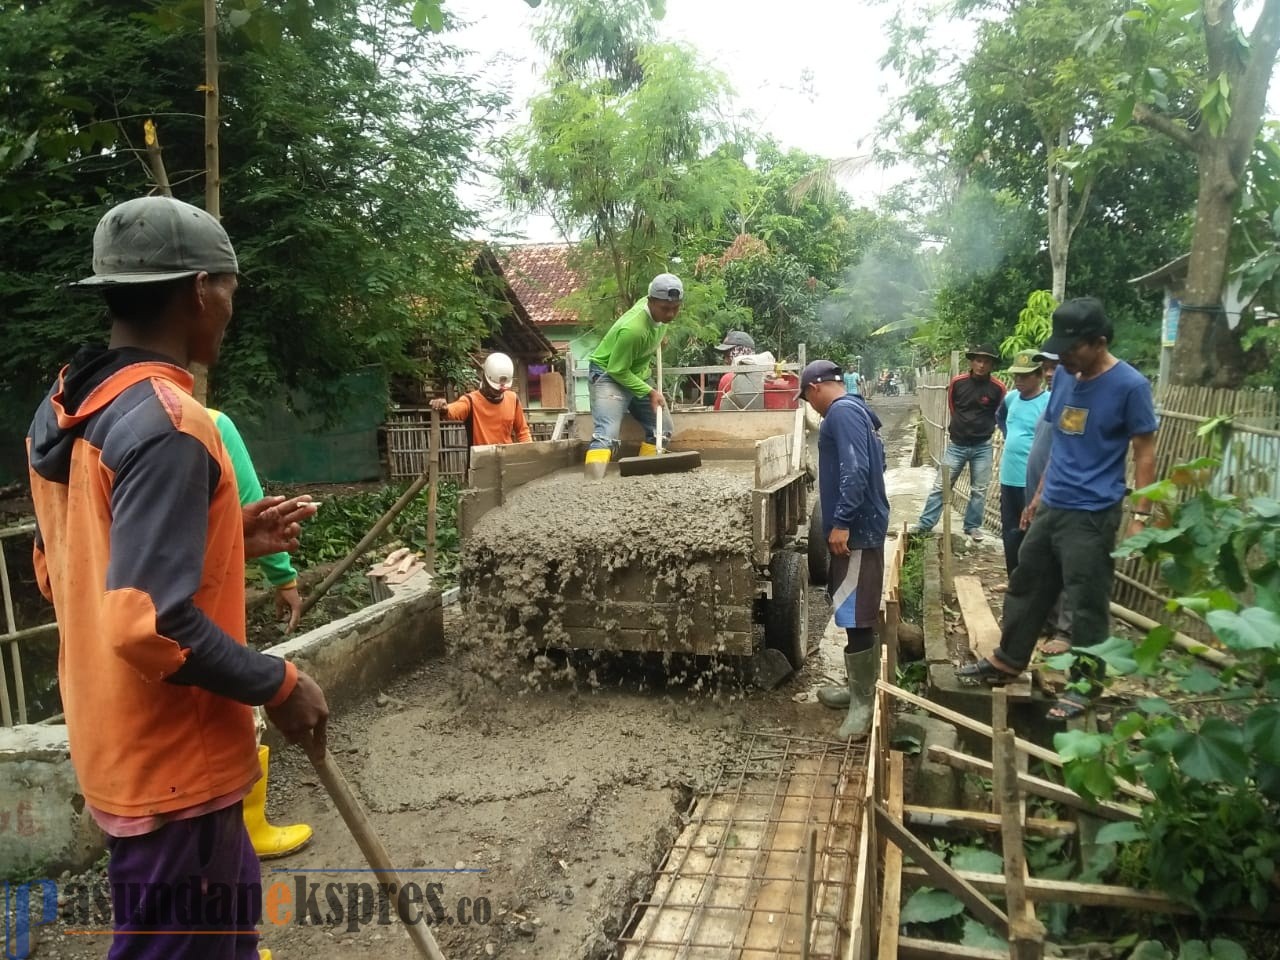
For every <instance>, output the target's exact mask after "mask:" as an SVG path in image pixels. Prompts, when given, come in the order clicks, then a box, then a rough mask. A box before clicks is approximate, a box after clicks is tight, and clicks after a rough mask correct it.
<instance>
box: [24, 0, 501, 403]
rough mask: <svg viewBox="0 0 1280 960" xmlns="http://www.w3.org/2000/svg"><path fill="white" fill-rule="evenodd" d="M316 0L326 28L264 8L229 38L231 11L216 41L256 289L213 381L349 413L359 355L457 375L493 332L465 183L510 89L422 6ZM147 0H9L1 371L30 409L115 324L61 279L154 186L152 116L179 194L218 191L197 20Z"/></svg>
mask: <svg viewBox="0 0 1280 960" xmlns="http://www.w3.org/2000/svg"><path fill="white" fill-rule="evenodd" d="M321 6H322V5H321V4H316V7H317V15H319V14H320V13H322V12H323V13H325V18H324V20H323V25H322V26H316V28H314V29H307V28H305V27H304V26H295V25H293V24H292V23H291V22H289V21H287V20H284V21H269V20H268V19H261V20H255V19H253V18H250V19H249V20H247V21H242V23H243V25H244V29H241V30H234V31H233V30H232V29H231V22H232V19H237V18H231V17H230V16H229V18H228V21H227V22H226V23H225V24H224V25H223V33H222V35H221V36H220V41H221V44H220V45H221V48H222V50H221V59H222V61H223V64H222V71H221V75H222V79H223V84H224V90H223V98H222V102H221V114H222V119H223V122H222V124H221V126H220V129H219V132H220V141H221V142H220V152H221V170H222V177H223V186H222V195H223V206H224V215H223V222H224V223H225V225H226V226H227V229H228V232H229V233H230V234H231V236H232V238H233V239H234V241H235V243H236V246H237V250H238V252H239V254H240V258H241V263H242V269H243V270H244V283H243V285H242V288H241V293H240V294H239V295H238V297H237V303H236V316H235V318H234V320H233V323H232V327H231V331H230V333H229V339H228V342H227V344H226V346H225V348H224V363H223V364H222V365H221V366H220V368H219V370H218V372H217V379H216V380H215V382H214V384H213V387H214V399H215V400H216V401H217V402H218V403H220V404H222V405H224V406H227V407H229V408H230V409H232V410H240V411H252V409H253V408H254V406H255V404H256V401H257V400H259V399H260V398H262V397H263V396H264V395H265V394H269V393H271V392H272V391H273V390H275V389H279V388H280V387H284V388H289V389H304V390H305V391H306V392H307V394H308V395H309V396H310V397H311V398H312V399H313V400H314V401H316V402H317V403H319V405H320V406H321V407H322V408H323V407H325V406H326V405H327V407H328V409H336V407H337V406H338V405H339V404H340V402H341V400H342V397H341V394H340V390H339V387H340V385H341V383H342V374H344V373H345V372H347V371H349V370H351V369H353V368H354V367H358V366H361V365H365V364H377V365H379V366H381V367H382V368H384V369H387V370H390V371H408V370H411V369H412V370H424V369H427V368H431V367H434V368H436V369H443V370H445V371H449V372H452V371H454V370H457V369H461V368H462V366H463V365H465V364H466V363H467V357H466V354H467V351H468V349H469V348H470V346H471V345H472V344H474V343H475V342H477V340H478V339H479V337H480V336H482V335H483V333H484V332H485V329H486V322H485V320H484V319H483V317H484V315H485V310H484V308H485V305H486V303H487V302H488V294H487V292H486V291H484V290H482V289H479V288H478V287H477V285H476V281H475V279H474V278H473V276H472V273H471V263H470V254H469V252H468V251H469V247H468V245H467V244H466V243H465V242H464V241H463V240H462V239H461V238H462V237H463V236H464V235H465V233H466V232H467V231H468V230H470V229H471V228H472V227H473V225H474V224H475V219H474V216H473V214H472V213H471V212H470V211H469V210H467V209H466V208H465V207H463V206H462V205H461V204H460V203H459V202H458V200H457V198H456V195H455V191H454V187H455V185H456V183H457V182H458V180H459V178H460V177H461V176H463V175H464V173H465V170H466V169H467V167H468V165H469V162H470V161H469V160H468V157H469V156H470V155H471V153H472V151H473V150H474V148H475V146H476V145H477V143H478V141H479V138H480V137H481V135H482V134H483V132H484V130H485V127H486V124H487V117H488V116H489V114H490V113H491V111H492V110H493V109H494V108H495V106H496V105H497V103H498V99H497V98H496V97H495V96H493V95H491V94H486V93H483V92H481V91H480V90H479V89H478V88H477V87H476V86H475V84H474V82H473V81H472V80H471V79H470V78H468V77H466V76H465V75H463V74H462V73H461V71H459V70H458V69H457V63H458V59H459V58H458V55H457V54H456V53H455V52H454V51H453V50H452V49H451V48H449V47H448V46H447V45H446V44H445V43H444V42H443V41H442V40H441V39H440V38H439V37H436V36H425V35H423V34H422V33H421V32H420V31H419V30H418V29H416V28H415V27H414V26H413V25H412V24H411V23H410V21H409V19H408V16H409V13H410V9H411V8H410V6H409V5H407V4H402V5H399V6H392V7H388V8H386V9H376V10H375V9H364V8H360V7H358V6H357V5H356V4H354V3H346V2H344V3H336V2H335V3H332V4H327V5H324V6H325V7H326V10H325V11H320V10H319V8H320V7H321ZM196 7H197V11H198V9H199V4H197V5H196ZM139 12H147V13H151V12H152V11H151V8H149V6H148V5H145V4H141V3H140V4H137V5H136V6H135V7H132V8H131V7H130V5H128V4H123V3H110V2H106V0H48V2H46V3H42V4H29V3H17V2H8V0H0V70H3V73H4V75H5V76H6V78H7V79H6V83H5V85H4V87H3V88H0V96H3V97H4V99H5V110H4V111H3V114H0V116H2V117H3V119H0V229H3V230H4V232H5V235H6V244H5V248H4V253H3V258H2V259H0V317H3V320H0V323H3V327H4V336H5V339H6V347H7V349H6V351H5V353H4V356H3V358H0V376H2V377H3V381H4V383H5V386H6V388H7V390H8V391H11V392H12V393H13V394H15V395H23V399H22V402H23V403H25V402H28V401H29V399H30V394H31V393H32V392H34V391H36V390H38V389H40V388H41V387H42V386H43V385H44V384H47V382H48V380H49V378H50V376H51V375H52V373H53V371H54V370H56V368H57V366H58V365H59V364H60V363H62V362H65V360H66V359H68V345H70V344H74V343H76V342H79V341H83V340H86V339H91V338H93V337H95V336H100V335H101V329H102V327H101V319H100V313H101V309H100V306H99V304H98V301H97V300H96V299H95V298H79V297H72V296H68V295H67V294H65V293H63V292H62V291H61V290H60V289H59V285H60V284H61V283H63V282H65V281H66V280H71V279H75V278H77V277H78V276H80V275H83V274H84V273H85V272H86V271H87V269H88V238H89V237H91V235H92V231H93V225H94V223H95V222H96V220H97V219H98V217H99V216H101V214H102V212H103V210H104V209H105V208H106V207H107V206H108V205H110V204H111V203H114V202H116V201H118V200H121V199H125V198H127V197H130V196H136V195H138V194H141V193H144V192H146V190H147V188H148V182H147V179H148V176H149V174H148V171H147V170H146V168H145V165H144V164H143V163H141V162H140V159H139V157H138V156H137V154H136V153H135V151H134V149H133V144H134V143H135V142H137V141H138V140H139V139H140V136H139V134H140V132H141V124H142V121H143V119H144V118H147V117H154V118H155V119H156V120H157V121H158V122H159V124H160V126H161V130H162V132H163V141H164V143H165V153H166V156H165V160H166V165H167V167H168V170H169V174H170V177H171V179H172V181H173V187H174V192H175V194H177V195H178V196H179V197H181V198H183V199H196V198H197V197H198V196H199V194H200V192H201V189H202V186H203V176H204V170H205V162H204V145H203V140H204V138H203V135H202V129H203V124H202V118H201V116H200V112H199V111H200V109H201V100H202V95H201V93H200V92H199V91H198V90H196V89H195V87H196V83H194V82H193V77H192V64H197V63H199V62H200V51H201V47H202V38H201V32H200V20H199V19H198V17H197V18H195V19H190V20H186V21H182V20H179V21H177V22H175V23H171V24H165V25H162V24H158V23H156V22H155V19H154V18H155V17H160V16H162V15H168V14H171V13H172V10H171V9H169V8H167V7H161V8H158V9H157V10H156V11H155V13H154V16H152V17H150V18H148V17H139V16H135V14H137V13H139ZM231 12H234V11H231ZM255 16H256V14H255ZM269 22H274V23H275V25H276V26H277V27H278V28H279V33H278V35H276V36H268V37H267V38H266V39H267V40H268V41H270V42H262V40H263V38H261V37H258V36H256V35H254V34H253V33H252V25H253V24H254V23H259V24H267V23H269ZM266 29H267V31H268V33H270V32H271V28H270V27H268V28H266ZM197 77H198V74H197ZM424 340H425V341H428V342H429V343H430V344H431V350H430V353H429V355H428V356H427V357H426V358H424V359H423V361H422V362H419V360H418V359H417V358H416V357H415V354H414V349H415V345H416V344H418V343H420V342H422V341H424Z"/></svg>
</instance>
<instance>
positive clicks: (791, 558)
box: [764, 551, 809, 670]
mask: <svg viewBox="0 0 1280 960" xmlns="http://www.w3.org/2000/svg"><path fill="white" fill-rule="evenodd" d="M769 573H770V574H771V576H772V579H773V597H772V598H771V599H770V600H769V601H768V603H767V604H766V605H765V614H764V642H765V646H767V647H770V648H772V649H774V650H778V651H781V653H782V654H783V655H784V656H785V657H786V658H787V660H788V661H789V662H790V663H791V666H792V667H793V668H794V669H796V670H799V669H800V668H801V667H802V666H804V660H805V657H806V656H808V654H809V588H808V585H807V584H806V583H805V576H804V560H802V559H801V558H800V554H798V553H792V552H791V551H785V552H783V553H779V554H776V555H775V556H774V558H773V562H772V563H770V564H769Z"/></svg>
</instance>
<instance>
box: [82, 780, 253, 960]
mask: <svg viewBox="0 0 1280 960" xmlns="http://www.w3.org/2000/svg"><path fill="white" fill-rule="evenodd" d="M107 848H108V850H110V852H111V860H110V863H109V864H108V865H107V879H108V881H109V882H110V884H111V898H112V903H113V906H114V909H115V936H114V937H113V938H112V940H111V950H110V951H109V952H108V953H107V960H258V930H257V927H258V923H259V921H260V920H261V919H262V871H261V869H260V867H259V864H258V855H257V854H256V853H254V851H253V845H252V844H251V843H250V842H249V833H248V831H247V830H246V829H245V826H244V813H243V809H242V804H239V803H237V804H234V805H233V806H230V807H227V808H226V809H225V810H219V811H217V812H216V813H207V814H205V815H204V816H202V817H193V818H192V819H190V820H175V821H173V822H171V823H167V824H165V825H164V826H163V827H161V828H160V829H159V830H157V831H155V832H154V833H148V834H146V835H144V836H141V837H112V838H110V839H109V840H108V841H107Z"/></svg>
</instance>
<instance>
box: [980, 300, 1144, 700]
mask: <svg viewBox="0 0 1280 960" xmlns="http://www.w3.org/2000/svg"><path fill="white" fill-rule="evenodd" d="M1114 336H1115V334H1114V331H1113V329H1112V326H1111V321H1110V320H1108V319H1107V316H1106V314H1105V312H1104V311H1103V309H1102V304H1101V302H1100V301H1098V300H1097V299H1095V298H1093V297H1082V298H1078V299H1075V300H1068V301H1067V302H1066V303H1064V304H1063V305H1062V306H1060V307H1058V309H1057V310H1055V311H1054V313H1053V335H1052V336H1051V337H1050V338H1049V340H1048V341H1047V342H1046V343H1045V347H1044V349H1045V351H1047V352H1049V353H1056V354H1058V355H1059V358H1060V360H1061V366H1062V368H1063V370H1065V371H1066V374H1067V376H1065V377H1064V376H1063V375H1062V374H1061V373H1060V374H1059V375H1058V378H1057V379H1058V381H1059V382H1058V384H1057V385H1056V389H1054V390H1053V392H1052V393H1051V395H1050V399H1049V407H1048V409H1047V411H1046V413H1045V417H1046V419H1047V420H1048V421H1049V422H1050V424H1052V428H1053V446H1052V448H1051V450H1050V453H1049V463H1048V466H1047V467H1046V469H1045V472H1044V476H1043V478H1042V480H1041V482H1040V487H1039V490H1038V491H1037V493H1036V495H1035V496H1034V497H1033V498H1032V499H1031V502H1030V503H1029V504H1028V506H1027V510H1026V520H1027V523H1028V530H1027V537H1026V540H1024V541H1023V544H1022V550H1021V552H1020V553H1019V555H1018V556H1019V560H1018V567H1017V569H1016V570H1014V571H1013V575H1012V576H1011V577H1010V578H1009V591H1008V593H1007V594H1006V595H1005V600H1004V617H1003V624H1002V632H1001V636H1000V647H999V648H998V649H997V650H996V652H995V653H994V655H993V656H992V657H991V658H990V659H986V660H979V661H978V662H977V663H975V664H972V665H970V666H967V667H962V668H961V669H960V670H958V671H957V675H958V676H960V677H961V678H963V679H966V680H968V681H970V682H980V683H989V684H1001V683H1006V682H1008V681H1009V680H1010V679H1011V678H1013V677H1016V676H1017V675H1018V674H1020V673H1021V672H1022V670H1024V669H1025V668H1026V666H1027V664H1028V663H1029V662H1030V660H1031V654H1032V651H1033V650H1034V648H1035V643H1036V639H1037V637H1038V636H1039V634H1040V628H1041V626H1042V625H1043V624H1044V622H1045V617H1046V616H1047V615H1048V614H1049V612H1050V610H1051V609H1052V608H1053V604H1054V601H1055V600H1057V598H1058V594H1059V593H1060V592H1062V591H1063V590H1064V589H1065V590H1066V596H1067V605H1068V607H1069V609H1070V610H1071V615H1072V642H1073V644H1074V645H1075V647H1076V648H1080V647H1091V646H1094V645H1096V644H1099V643H1102V642H1103V641H1104V640H1106V639H1107V636H1108V635H1109V633H1110V618H1109V612H1110V600H1111V581H1112V569H1113V567H1112V563H1113V562H1112V558H1111V551H1112V550H1113V549H1114V548H1115V543H1116V535H1117V533H1118V531H1119V528H1120V522H1121V514H1122V505H1123V502H1124V498H1125V492H1126V487H1125V460H1126V457H1127V455H1128V453H1129V450H1130V449H1132V450H1133V459H1134V483H1135V485H1136V486H1137V487H1138V488H1142V487H1146V486H1150V485H1151V484H1152V483H1154V482H1155V472H1156V464H1155V439H1156V437H1155V435H1156V427H1157V421H1156V415H1155V406H1154V404H1153V402H1152V398H1151V386H1150V384H1148V383H1147V379H1146V377H1144V376H1143V375H1142V374H1140V373H1139V372H1138V371H1137V370H1135V369H1134V368H1133V367H1131V366H1129V364H1127V363H1125V362H1124V361H1122V360H1118V359H1117V358H1116V357H1114V356H1113V355H1112V354H1111V350H1110V346H1111V343H1112V342H1113V340H1114ZM1150 516H1151V505H1150V503H1148V502H1146V501H1145V500H1144V501H1142V502H1140V503H1139V504H1138V505H1137V508H1136V509H1135V510H1134V522H1133V524H1132V525H1131V527H1130V531H1129V532H1130V533H1131V534H1133V533H1137V532H1138V531H1140V530H1141V529H1142V527H1143V526H1144V525H1145V524H1146V522H1147V521H1148V520H1149V519H1150ZM1105 669H1106V668H1105V665H1104V664H1102V663H1101V662H1100V661H1097V660H1095V659H1094V658H1092V657H1089V656H1087V655H1080V656H1079V657H1078V659H1077V661H1076V665H1075V667H1074V668H1073V673H1074V675H1075V676H1074V679H1076V680H1082V679H1083V680H1088V681H1090V686H1091V687H1093V688H1094V689H1096V681H1097V680H1099V679H1100V676H1101V674H1102V673H1103V672H1105ZM1089 699H1090V698H1089V696H1088V695H1086V694H1083V693H1080V692H1078V691H1077V690H1075V689H1068V691H1067V692H1066V693H1064V694H1063V696H1062V697H1061V699H1059V701H1058V703H1057V705H1055V706H1054V708H1053V709H1052V710H1050V712H1049V716H1050V718H1052V719H1059V720H1061V719H1069V718H1071V717H1074V716H1077V715H1079V714H1080V713H1081V712H1082V711H1083V710H1084V709H1086V707H1087V706H1088V704H1089Z"/></svg>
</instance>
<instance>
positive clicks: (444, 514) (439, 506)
mask: <svg viewBox="0 0 1280 960" xmlns="http://www.w3.org/2000/svg"><path fill="white" fill-rule="evenodd" d="M407 486H408V484H391V485H388V486H386V487H382V488H380V489H378V490H371V491H368V492H365V493H353V494H340V495H337V496H330V497H325V500H324V506H323V507H321V509H320V512H319V513H317V514H316V515H315V517H313V518H312V519H311V520H308V521H307V523H306V526H305V527H304V529H303V532H302V538H301V543H300V547H299V549H298V553H297V554H296V556H295V560H296V562H297V565H298V566H299V567H300V568H306V567H312V566H317V565H319V564H325V563H334V562H336V561H338V560H341V559H342V558H343V557H345V556H346V555H347V554H348V553H349V552H350V551H351V550H352V548H354V547H355V545H356V544H357V543H359V542H360V539H361V538H362V537H363V536H364V535H365V534H366V533H368V532H369V530H370V528H372V527H373V525H374V524H375V523H377V522H378V519H379V518H380V517H381V516H382V515H383V514H384V513H386V512H387V510H388V509H390V508H391V506H392V504H394V503H395V502H396V501H397V500H399V499H400V496H401V494H403V493H404V491H405V488H406V487H407ZM457 511H458V487H457V485H456V484H453V483H441V484H440V492H439V495H438V497H437V501H436V540H437V552H436V569H437V572H438V574H439V576H440V578H441V580H442V581H443V582H446V583H449V582H452V581H453V580H455V579H456V577H457V566H458V549H459V541H458V525H457ZM393 542H394V543H399V544H400V545H402V546H405V547H408V548H409V549H411V550H413V551H415V552H417V553H421V552H422V551H424V550H425V549H426V548H427V494H426V491H423V492H422V493H421V494H420V495H419V496H417V497H415V498H414V499H413V500H412V501H411V502H410V503H409V504H408V506H406V507H405V508H404V510H403V511H402V512H401V513H400V514H399V516H397V517H396V518H395V519H394V520H393V521H391V525H390V526H389V527H388V528H387V531H386V533H384V534H383V535H382V537H381V538H379V540H378V541H377V542H376V543H375V544H374V545H373V547H371V548H370V550H371V551H372V550H377V551H378V552H381V553H385V552H386V550H385V548H386V546H387V545H388V544H390V543H393Z"/></svg>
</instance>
